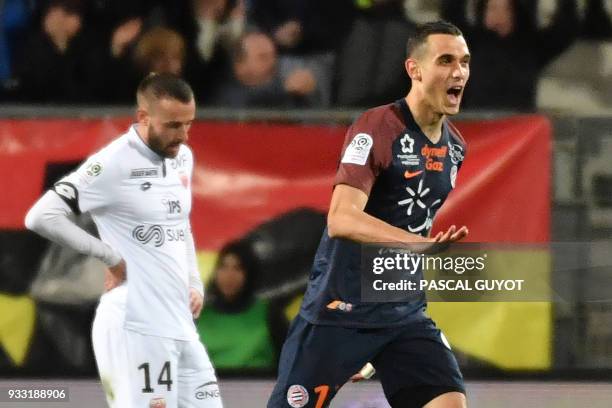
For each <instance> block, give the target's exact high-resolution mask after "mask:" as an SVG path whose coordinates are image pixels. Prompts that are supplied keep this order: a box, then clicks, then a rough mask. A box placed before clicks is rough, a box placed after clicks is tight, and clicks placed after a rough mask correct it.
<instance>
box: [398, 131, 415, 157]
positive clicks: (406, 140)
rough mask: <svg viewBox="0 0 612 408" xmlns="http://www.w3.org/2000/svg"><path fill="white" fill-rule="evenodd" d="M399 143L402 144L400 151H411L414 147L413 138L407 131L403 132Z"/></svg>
mask: <svg viewBox="0 0 612 408" xmlns="http://www.w3.org/2000/svg"><path fill="white" fill-rule="evenodd" d="M400 143H401V144H402V153H412V151H413V149H414V139H413V138H411V137H410V135H409V134H408V133H406V134H404V137H402V139H401V140H400Z"/></svg>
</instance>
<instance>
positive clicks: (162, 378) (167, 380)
mask: <svg viewBox="0 0 612 408" xmlns="http://www.w3.org/2000/svg"><path fill="white" fill-rule="evenodd" d="M149 367H150V365H149V363H143V364H141V365H139V366H138V369H139V370H143V371H144V388H143V389H142V392H146V393H152V392H154V391H155V390H154V389H153V388H151V371H150V369H149ZM157 384H159V385H165V386H166V387H167V388H166V390H167V391H172V372H171V370H170V362H169V361H166V362H165V363H164V365H163V366H162V369H161V371H160V372H159V376H158V377H157Z"/></svg>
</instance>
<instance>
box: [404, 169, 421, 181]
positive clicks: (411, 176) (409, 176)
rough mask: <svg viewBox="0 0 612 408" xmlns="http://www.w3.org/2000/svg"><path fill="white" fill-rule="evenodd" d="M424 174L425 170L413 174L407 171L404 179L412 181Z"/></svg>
mask: <svg viewBox="0 0 612 408" xmlns="http://www.w3.org/2000/svg"><path fill="white" fill-rule="evenodd" d="M422 172H423V170H419V171H413V172H412V173H411V172H409V171H408V170H406V172H405V173H404V177H405V178H407V179H411V178H413V177H416V176H418V175H419V174H421V173H422Z"/></svg>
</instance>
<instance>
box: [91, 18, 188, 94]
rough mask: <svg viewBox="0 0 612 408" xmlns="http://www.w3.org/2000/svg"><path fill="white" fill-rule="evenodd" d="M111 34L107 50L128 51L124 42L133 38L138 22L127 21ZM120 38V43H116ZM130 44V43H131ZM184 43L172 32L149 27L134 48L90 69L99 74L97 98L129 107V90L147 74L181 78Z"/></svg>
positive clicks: (113, 53)
mask: <svg viewBox="0 0 612 408" xmlns="http://www.w3.org/2000/svg"><path fill="white" fill-rule="evenodd" d="M125 24H126V25H123V26H122V27H120V28H118V30H120V31H122V30H125V31H123V32H122V33H121V32H119V33H118V31H115V34H114V35H113V41H112V45H111V49H114V46H115V45H116V43H120V44H121V47H128V45H127V44H126V43H125V40H126V39H127V38H128V37H131V36H132V35H134V36H137V35H138V34H137V33H136V32H137V31H140V22H139V21H138V20H137V19H134V20H131V21H128V22H127V23H125ZM117 37H121V39H120V40H116V38H117ZM131 41H132V40H130V42H131ZM185 53H186V51H185V41H184V39H183V37H182V36H181V35H180V34H179V33H177V32H176V31H174V30H171V29H169V28H163V27H153V28H151V29H149V30H147V31H146V32H144V33H143V34H142V35H141V36H139V37H138V39H137V40H136V43H135V44H134V46H129V50H128V49H123V50H122V51H120V52H117V53H115V52H114V51H111V54H107V58H106V60H105V62H104V63H102V64H100V65H97V66H94V67H93V69H94V70H99V73H98V74H97V75H96V76H97V77H98V78H102V80H101V82H100V84H101V85H100V86H99V87H98V95H99V96H100V97H101V98H102V100H103V101H105V102H112V103H130V102H132V101H133V98H134V96H133V95H132V92H131V91H130V90H132V89H134V87H135V86H136V85H137V84H138V81H139V78H142V77H143V76H144V75H146V74H147V73H149V72H157V73H166V74H174V75H181V74H182V73H183V69H184V66H185Z"/></svg>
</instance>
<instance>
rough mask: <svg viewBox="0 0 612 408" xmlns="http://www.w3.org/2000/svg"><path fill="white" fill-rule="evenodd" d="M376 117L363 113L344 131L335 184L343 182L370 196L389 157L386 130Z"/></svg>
mask: <svg viewBox="0 0 612 408" xmlns="http://www.w3.org/2000/svg"><path fill="white" fill-rule="evenodd" d="M376 118H377V116H376V115H374V114H368V113H366V114H364V115H362V116H361V117H360V118H359V119H357V121H355V123H353V125H352V126H351V127H350V128H349V129H348V131H347V132H346V138H345V140H344V146H343V148H342V154H341V156H340V157H341V158H340V163H339V165H338V171H337V173H336V178H335V180H334V185H338V184H346V185H349V186H351V187H355V188H357V189H359V190H361V191H363V192H364V193H366V194H367V195H368V196H369V195H370V190H371V189H372V186H373V185H374V182H375V181H376V178H377V177H378V175H379V174H380V172H381V170H382V169H383V168H384V167H385V166H386V165H388V162H389V159H390V157H391V146H390V144H389V140H388V139H389V138H388V135H387V134H386V133H388V131H387V129H386V128H385V127H384V126H378V125H379V123H378V121H377V120H376ZM383 133H385V134H383Z"/></svg>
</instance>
